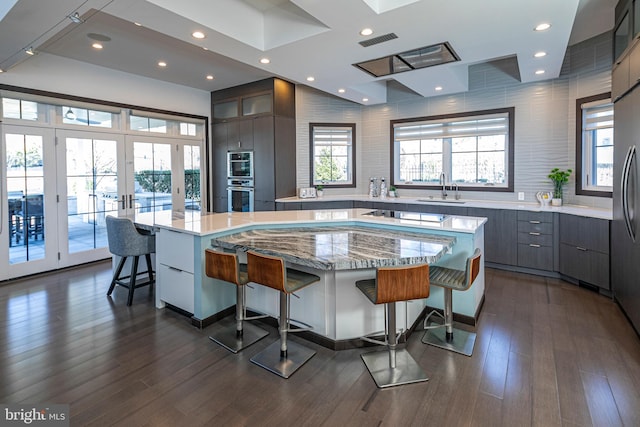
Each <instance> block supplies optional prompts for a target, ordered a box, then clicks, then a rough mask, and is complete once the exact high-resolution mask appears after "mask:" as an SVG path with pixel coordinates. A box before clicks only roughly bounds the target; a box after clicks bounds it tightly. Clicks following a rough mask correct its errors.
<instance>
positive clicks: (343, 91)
mask: <svg viewBox="0 0 640 427" xmlns="http://www.w3.org/2000/svg"><path fill="white" fill-rule="evenodd" d="M345 92H346V90H344V89H338V93H345Z"/></svg>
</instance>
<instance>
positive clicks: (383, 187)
mask: <svg viewBox="0 0 640 427" xmlns="http://www.w3.org/2000/svg"><path fill="white" fill-rule="evenodd" d="M386 197H387V183H386V182H385V181H384V176H383V177H382V178H380V198H381V199H385V198H386Z"/></svg>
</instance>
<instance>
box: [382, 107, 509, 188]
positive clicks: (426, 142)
mask: <svg viewBox="0 0 640 427" xmlns="http://www.w3.org/2000/svg"><path fill="white" fill-rule="evenodd" d="M514 115H515V109H514V108H506V109H501V110H491V111H480V112H472V113H463V114H453V115H445V116H436V117H423V118H414V119H403V120H393V121H391V131H392V135H393V140H392V144H393V146H392V149H393V153H394V157H393V159H392V170H393V171H394V174H393V183H392V184H393V185H395V186H401V187H408V186H412V187H417V186H419V187H421V188H428V187H431V186H434V187H435V186H439V185H442V181H441V179H442V178H441V177H442V174H444V175H445V181H446V183H447V184H448V183H455V184H457V185H459V186H460V187H461V188H464V189H467V190H473V189H477V190H481V189H490V190H491V191H513V140H514V138H513V122H514Z"/></svg>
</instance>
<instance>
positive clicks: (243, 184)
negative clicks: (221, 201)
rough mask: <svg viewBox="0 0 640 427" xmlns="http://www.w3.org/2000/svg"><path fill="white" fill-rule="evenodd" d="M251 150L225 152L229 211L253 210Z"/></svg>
mask: <svg viewBox="0 0 640 427" xmlns="http://www.w3.org/2000/svg"><path fill="white" fill-rule="evenodd" d="M253 179H254V176H253V151H229V152H228V153H227V196H228V199H229V206H228V211H229V212H253V201H254V187H253Z"/></svg>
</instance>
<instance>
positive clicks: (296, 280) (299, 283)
mask: <svg viewBox="0 0 640 427" xmlns="http://www.w3.org/2000/svg"><path fill="white" fill-rule="evenodd" d="M319 280H320V276H316V275H315V274H311V273H306V272H304V271H300V270H295V269H293V268H287V284H286V289H287V292H289V293H292V292H295V291H297V290H298V289H302V288H304V287H305V286H309V285H310V284H312V283H314V282H318V281H319Z"/></svg>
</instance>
